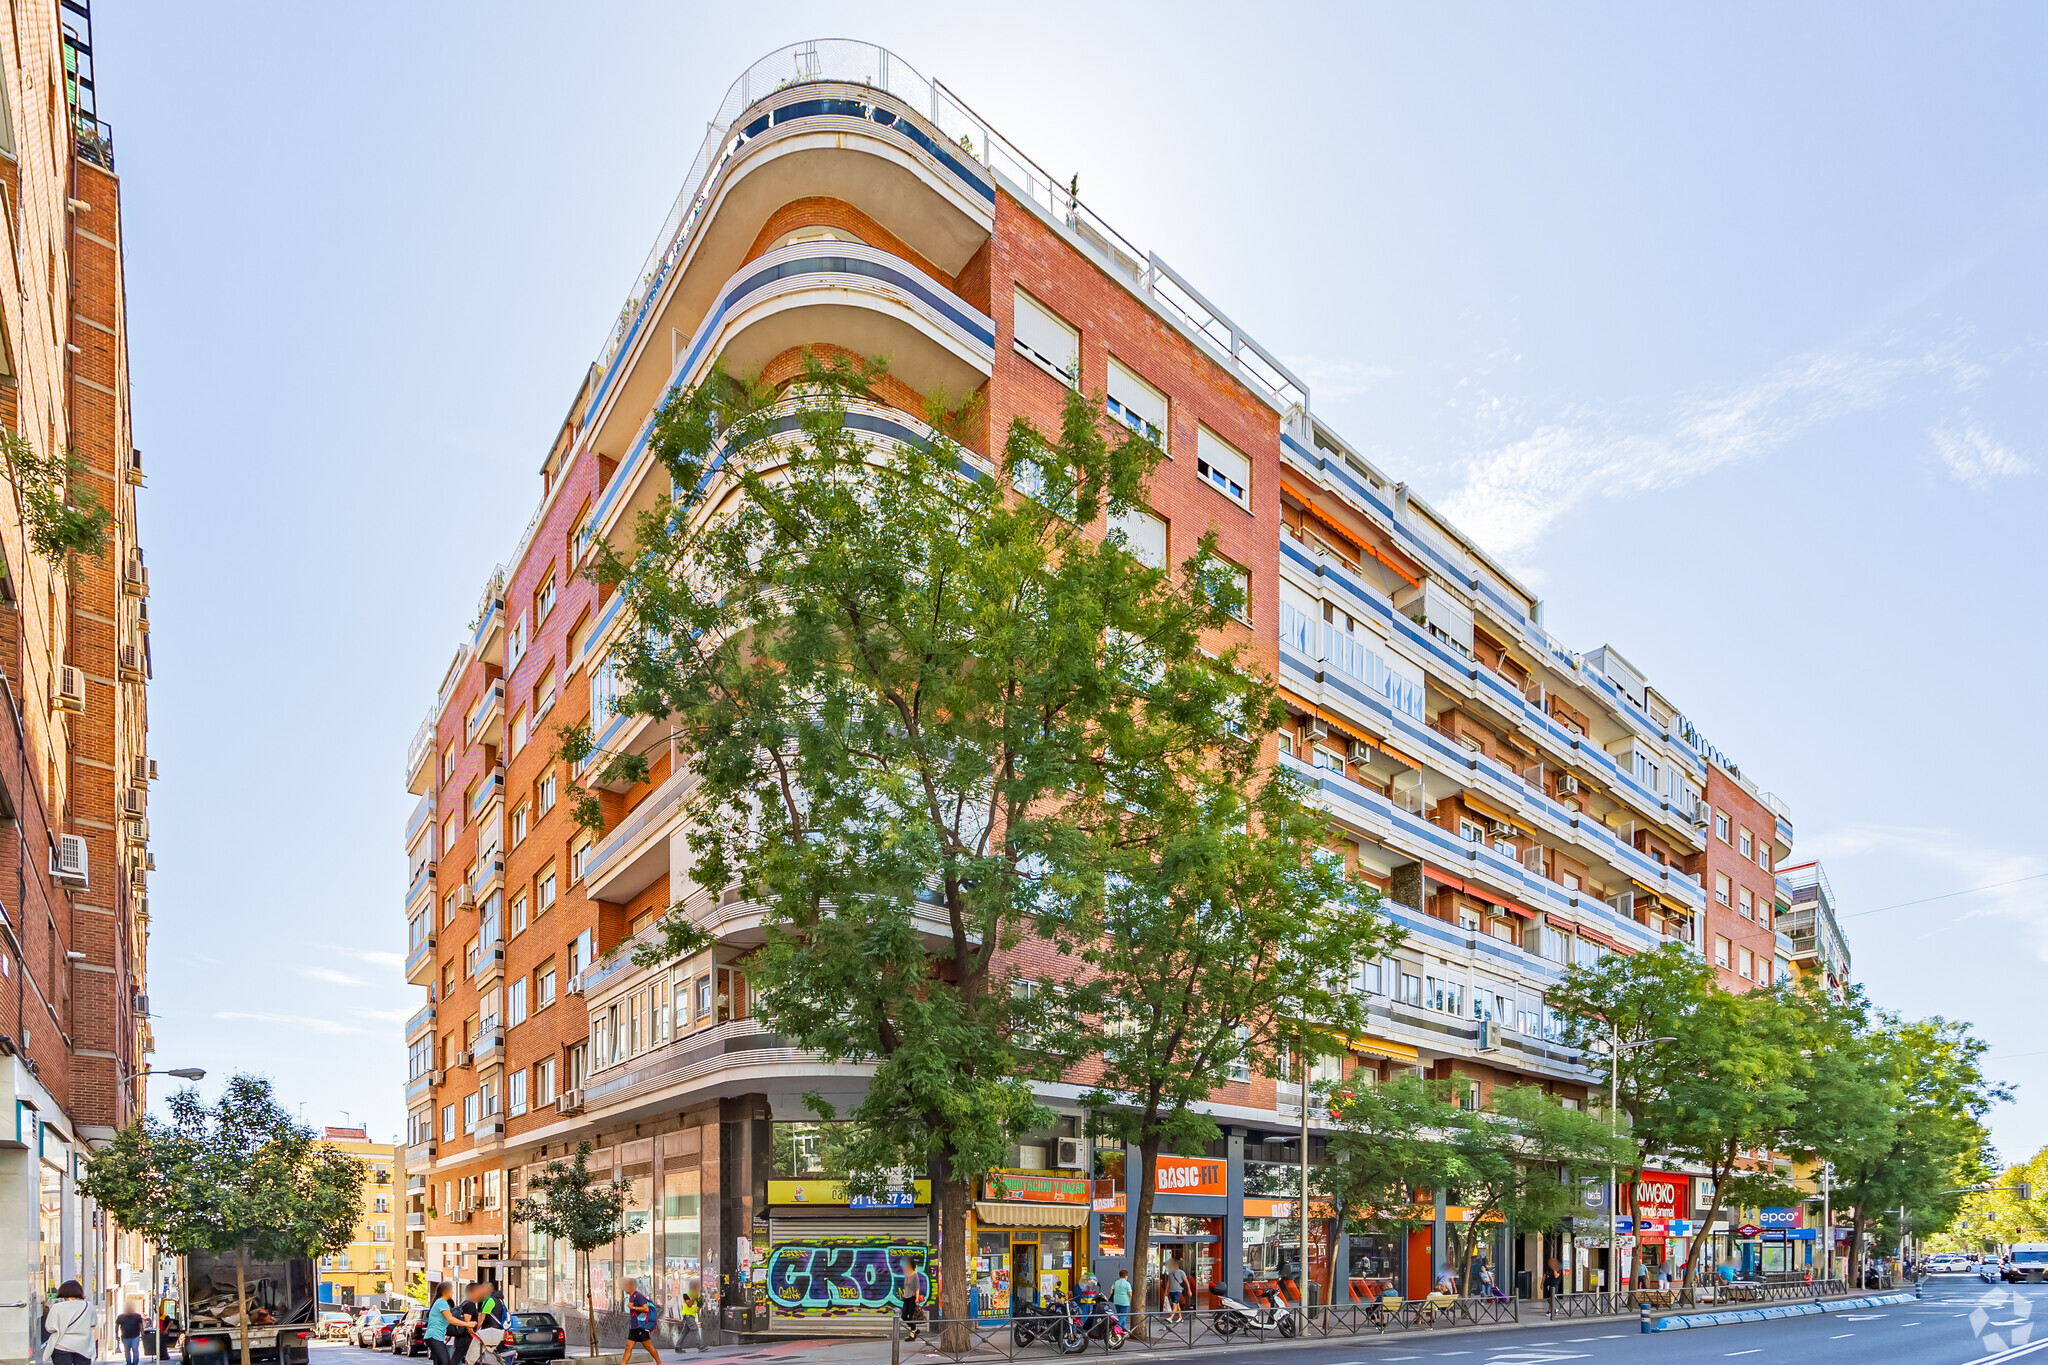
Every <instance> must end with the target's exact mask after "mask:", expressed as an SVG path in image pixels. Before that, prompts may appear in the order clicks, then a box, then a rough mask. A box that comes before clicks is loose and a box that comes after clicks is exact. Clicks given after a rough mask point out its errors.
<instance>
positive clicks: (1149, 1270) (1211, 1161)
mask: <svg viewBox="0 0 2048 1365" xmlns="http://www.w3.org/2000/svg"><path fill="white" fill-rule="evenodd" d="M1096 1160H1097V1170H1098V1171H1099V1172H1101V1173H1102V1178H1100V1179H1098V1180H1097V1181H1096V1182H1095V1193H1096V1198H1095V1200H1094V1205H1093V1207H1094V1209H1095V1213H1096V1219H1095V1223H1096V1229H1097V1230H1096V1248H1095V1249H1096V1256H1097V1261H1096V1265H1097V1274H1098V1276H1099V1277H1100V1278H1101V1280H1102V1281H1103V1282H1104V1284H1105V1285H1107V1284H1108V1282H1109V1281H1110V1280H1112V1279H1114V1277H1115V1276H1116V1273H1117V1272H1118V1271H1119V1270H1130V1271H1131V1280H1132V1283H1133V1285H1134V1286H1135V1288H1134V1290H1133V1293H1132V1303H1133V1304H1134V1305H1140V1306H1143V1307H1147V1308H1151V1309H1158V1308H1160V1307H1161V1304H1160V1302H1159V1292H1160V1291H1159V1286H1160V1283H1161V1281H1162V1278H1163V1277H1164V1276H1165V1275H1166V1274H1167V1273H1168V1272H1169V1271H1171V1270H1173V1269H1175V1268H1176V1267H1178V1268H1179V1269H1181V1270H1183V1271H1186V1272H1187V1277H1188V1286H1189V1288H1190V1289H1192V1290H1193V1291H1194V1295H1195V1299H1194V1303H1193V1304H1192V1305H1190V1306H1192V1307H1195V1308H1204V1307H1214V1306H1215V1299H1214V1296H1213V1295H1211V1294H1210V1293H1209V1286H1210V1285H1212V1284H1220V1283H1221V1282H1222V1280H1223V1242H1224V1236H1225V1228H1224V1222H1225V1214H1226V1211H1227V1208H1228V1204H1227V1201H1226V1199H1225V1197H1224V1196H1225V1192H1226V1191H1227V1189H1228V1188H1229V1176H1228V1172H1229V1162H1228V1161H1226V1160H1225V1159H1223V1158H1220V1157H1194V1156H1173V1155H1165V1156H1161V1157H1160V1158H1159V1159H1158V1163H1157V1165H1156V1166H1155V1168H1154V1172H1155V1173H1154V1192H1153V1195H1152V1225H1151V1229H1150V1233H1149V1236H1148V1239H1147V1245H1146V1251H1145V1265H1144V1266H1143V1267H1142V1268H1133V1267H1132V1266H1131V1263H1130V1245H1129V1244H1130V1240H1131V1238H1130V1216H1131V1215H1130V1209H1129V1207H1128V1205H1129V1199H1128V1197H1127V1190H1126V1188H1125V1185H1124V1180H1123V1175H1124V1170H1125V1166H1126V1161H1127V1153H1125V1152H1123V1151H1121V1150H1116V1149H1106V1150H1104V1151H1101V1152H1098V1153H1097V1154H1096ZM1260 1202H1261V1203H1264V1202H1266V1201H1260ZM1250 1273H1251V1272H1250V1270H1249V1269H1247V1271H1246V1274H1247V1275H1249V1274H1250Z"/></svg>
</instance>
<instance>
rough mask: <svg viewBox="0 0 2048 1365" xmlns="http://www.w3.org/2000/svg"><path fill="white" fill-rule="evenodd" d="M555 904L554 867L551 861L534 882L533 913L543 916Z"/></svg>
mask: <svg viewBox="0 0 2048 1365" xmlns="http://www.w3.org/2000/svg"><path fill="white" fill-rule="evenodd" d="M554 904H555V865H554V862H553V861H552V860H550V861H549V863H548V865H547V866H546V867H543V868H542V869H541V870H540V876H539V878H538V879H536V881H535V882H534V891H533V913H534V914H536V915H545V914H546V913H547V912H548V911H549V910H550V909H552V908H553V906H554Z"/></svg>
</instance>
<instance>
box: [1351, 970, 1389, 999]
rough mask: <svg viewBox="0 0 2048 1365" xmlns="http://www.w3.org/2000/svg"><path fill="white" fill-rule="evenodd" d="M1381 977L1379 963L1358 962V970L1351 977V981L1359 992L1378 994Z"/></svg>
mask: <svg viewBox="0 0 2048 1365" xmlns="http://www.w3.org/2000/svg"><path fill="white" fill-rule="evenodd" d="M1382 979H1383V978H1382V976H1381V973H1380V964H1379V963H1377V962H1361V963H1359V964H1358V972H1357V975H1356V976H1355V977H1354V978H1353V982H1354V985H1355V987H1356V989H1357V990H1358V991H1359V992H1360V993H1362V994H1365V995H1378V994H1380V991H1381V986H1380V982H1381V980H1382Z"/></svg>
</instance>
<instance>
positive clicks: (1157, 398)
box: [1105, 356, 1171, 452]
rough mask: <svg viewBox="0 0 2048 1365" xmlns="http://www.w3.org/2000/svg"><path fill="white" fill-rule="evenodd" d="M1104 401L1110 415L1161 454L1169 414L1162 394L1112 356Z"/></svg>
mask: <svg viewBox="0 0 2048 1365" xmlns="http://www.w3.org/2000/svg"><path fill="white" fill-rule="evenodd" d="M1105 402H1106V404H1107V406H1108V408H1109V415H1110V416H1112V417H1114V418H1116V419H1117V421H1119V422H1122V423H1123V424H1124V425H1125V426H1127V427H1129V428H1130V429H1131V430H1132V431H1135V432H1137V433H1138V434H1139V435H1140V436H1142V437H1144V438H1145V439H1146V440H1148V441H1150V442H1151V443H1152V444H1153V445H1155V446H1158V447H1159V449H1160V450H1161V451H1162V452H1164V451H1165V449H1166V433H1167V431H1168V425H1167V419H1168V417H1169V414H1170V412H1171V408H1170V406H1169V404H1168V402H1167V398H1166V395H1165V394H1163V393H1161V392H1160V391H1159V390H1158V389H1156V388H1154V387H1153V386H1152V385H1151V384H1150V383H1148V382H1147V381H1146V379H1145V378H1144V376H1142V375H1140V374H1139V373H1138V372H1137V371H1136V370H1134V369H1132V368H1131V367H1130V366H1128V365H1126V364H1124V363H1123V362H1122V361H1121V360H1118V359H1117V358H1116V357H1115V356H1111V357H1110V358H1109V385H1108V392H1107V394H1106V395H1105Z"/></svg>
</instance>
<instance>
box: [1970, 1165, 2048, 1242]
mask: <svg viewBox="0 0 2048 1365" xmlns="http://www.w3.org/2000/svg"><path fill="white" fill-rule="evenodd" d="M1971 1183H1973V1184H1979V1183H1995V1184H1996V1188H1995V1189H1990V1190H1985V1191H1982V1192H1980V1193H1977V1194H1971V1195H1967V1196H1965V1197H1964V1199H1963V1201H1962V1205H1961V1207H1960V1208H1958V1209H1957V1211H1956V1218H1955V1221H1954V1222H1952V1223H1951V1224H1949V1229H1948V1232H1949V1235H1948V1237H1947V1238H1946V1239H1945V1240H1946V1241H1948V1242H1950V1243H1951V1244H1952V1245H1953V1246H1954V1247H1956V1248H1957V1249H1960V1250H1964V1251H1990V1250H1993V1249H1994V1248H1996V1247H1998V1246H2000V1245H2003V1244H2007V1243H2011V1242H2040V1241H2048V1147H2043V1148H2042V1149H2041V1150H2040V1151H2038V1152H2036V1153H2034V1155H2033V1156H2032V1157H2031V1158H2030V1159H2029V1160H2026V1161H2022V1162H2019V1163H2018V1164H2016V1165H2012V1166H2008V1167H2006V1168H2005V1169H2004V1170H2002V1171H1999V1172H1998V1173H1997V1174H1996V1175H1994V1176H1992V1177H1990V1178H1989V1182H1978V1181H1973V1182H1971Z"/></svg>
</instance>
